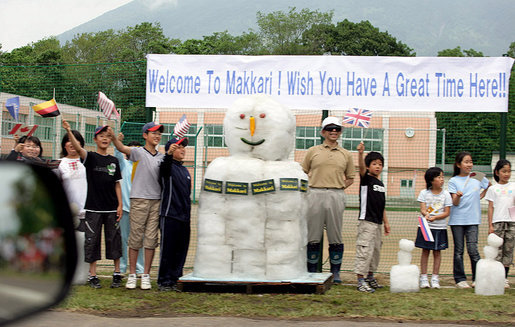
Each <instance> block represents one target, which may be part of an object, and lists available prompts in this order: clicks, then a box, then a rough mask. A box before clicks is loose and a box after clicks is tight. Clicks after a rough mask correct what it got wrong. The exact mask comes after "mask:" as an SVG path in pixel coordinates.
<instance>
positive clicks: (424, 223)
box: [418, 216, 435, 242]
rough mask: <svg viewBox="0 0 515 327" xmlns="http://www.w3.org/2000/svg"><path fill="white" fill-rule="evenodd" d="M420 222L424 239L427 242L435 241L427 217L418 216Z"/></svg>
mask: <svg viewBox="0 0 515 327" xmlns="http://www.w3.org/2000/svg"><path fill="white" fill-rule="evenodd" d="M418 224H419V225H420V231H421V232H422V236H423V237H424V240H425V241H426V242H434V241H435V239H434V237H433V233H431V229H430V228H429V224H428V223H427V219H426V218H425V217H422V216H418Z"/></svg>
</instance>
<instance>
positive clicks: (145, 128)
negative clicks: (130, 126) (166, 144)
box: [142, 121, 164, 133]
mask: <svg viewBox="0 0 515 327" xmlns="http://www.w3.org/2000/svg"><path fill="white" fill-rule="evenodd" d="M157 130H158V131H160V132H163V130H164V126H163V125H160V124H156V123H154V122H153V121H151V122H150V123H146V124H145V125H144V126H143V129H142V131H143V133H147V132H155V131H157Z"/></svg>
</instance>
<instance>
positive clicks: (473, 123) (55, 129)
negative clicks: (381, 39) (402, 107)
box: [0, 61, 515, 274]
mask: <svg viewBox="0 0 515 327" xmlns="http://www.w3.org/2000/svg"><path fill="white" fill-rule="evenodd" d="M145 68H146V63H145V62H144V61H138V62H128V63H114V64H91V65H55V66H0V105H1V106H2V116H1V130H0V134H1V138H0V150H1V153H2V155H5V154H7V153H9V152H10V151H11V149H12V148H13V146H14V140H13V137H12V135H11V134H9V132H10V131H11V130H12V129H13V127H14V126H15V125H16V124H18V123H23V124H27V125H38V126H39V127H38V129H37V130H36V133H35V136H37V137H39V138H40V139H41V141H42V143H43V148H44V156H45V157H46V158H48V159H58V158H59V157H60V140H61V138H62V135H63V131H64V130H63V129H62V128H61V117H64V118H66V119H67V120H68V121H69V122H70V124H71V125H72V128H73V129H77V130H79V131H80V132H81V133H82V134H83V135H84V136H85V139H86V148H87V149H88V150H94V143H93V141H92V140H93V132H94V129H95V127H96V126H99V125H105V124H109V125H111V126H112V127H113V128H114V129H115V131H116V132H120V131H121V132H123V134H124V135H125V138H124V143H126V144H127V143H129V142H130V141H139V142H141V143H142V144H143V142H144V141H143V138H142V131H141V128H142V126H143V124H144V123H145V122H148V121H156V122H159V123H161V124H163V125H164V126H165V129H164V133H163V138H162V141H161V146H160V151H164V144H165V143H166V142H167V141H168V139H169V138H170V137H171V135H172V134H173V127H174V126H175V123H177V121H178V120H179V118H180V117H181V116H182V115H183V114H186V116H187V119H188V121H189V122H190V123H191V124H192V125H191V127H190V129H189V131H188V133H187V137H188V138H189V145H188V147H187V149H188V150H187V156H186V159H185V166H186V167H187V168H188V169H189V171H190V174H191V176H192V183H193V184H192V187H193V188H192V190H193V192H192V202H193V204H194V205H193V212H192V239H191V243H190V244H191V245H190V253H189V255H188V259H187V262H186V266H187V267H188V268H191V267H192V265H193V259H194V253H195V247H196V219H197V217H196V212H197V210H196V208H197V202H198V197H199V192H200V188H201V185H202V180H203V174H204V171H205V169H206V167H207V166H208V165H209V163H210V162H211V161H212V160H214V159H215V158H217V157H220V156H228V155H229V151H228V149H227V147H226V145H225V141H224V131H223V118H224V110H219V109H212V110H205V109H203V110H200V109H199V110H195V109H184V108H173V106H172V107H170V108H148V107H145ZM512 78H514V77H513V76H512ZM512 84H513V83H512ZM99 91H102V92H103V93H105V94H106V95H107V96H108V97H109V98H110V99H111V100H113V101H114V103H115V104H116V106H117V108H118V109H119V111H120V112H121V119H120V120H119V121H112V120H107V119H106V118H105V117H104V116H103V114H102V112H101V111H99V109H98V105H97V103H96V99H97V94H98V92H99ZM16 96H19V97H20V115H19V119H18V121H15V120H14V118H13V117H11V115H10V114H9V112H8V111H7V109H6V108H5V102H6V100H7V99H9V98H11V97H16ZM52 98H55V99H56V101H57V103H58V104H59V109H60V111H61V116H60V117H56V118H41V117H39V116H37V115H36V114H34V112H33V110H32V109H31V107H32V106H33V105H34V104H37V103H41V102H44V101H47V100H50V99H52ZM514 102H515V101H514V100H513V94H510V107H513V103H514ZM437 109H438V108H435V110H437ZM292 110H293V112H294V114H295V116H296V121H297V127H296V137H295V144H293V148H294V151H292V153H291V154H290V159H291V160H295V161H298V162H301V161H302V159H303V158H304V155H305V153H306V150H307V149H308V148H309V147H311V146H313V145H316V144H320V143H321V138H320V122H321V120H322V116H323V113H322V110H311V111H305V110H302V111H301V110H295V108H292ZM327 114H328V115H333V116H337V117H342V116H343V114H344V112H341V111H329V112H327ZM503 120H504V122H503V123H501V122H502V121H503ZM514 124H515V119H513V113H511V112H509V113H507V114H506V113H504V114H499V113H480V114H478V113H438V112H437V113H434V112H402V113H400V112H374V114H373V118H372V121H371V124H370V128H368V129H362V128H353V127H351V126H350V125H349V126H348V127H345V126H344V127H345V128H344V130H343V133H342V138H341V141H340V144H341V145H342V146H343V147H344V148H345V149H347V150H349V151H351V154H352V155H353V156H354V160H355V163H357V159H356V158H357V153H356V150H355V149H356V146H357V144H359V142H361V141H363V142H364V143H365V146H366V148H367V150H374V151H379V152H381V153H382V154H383V155H384V156H385V159H386V162H385V169H384V172H383V175H382V180H383V182H384V184H385V185H386V188H387V213H388V217H389V220H390V222H391V225H392V234H391V235H390V236H388V237H387V238H385V239H384V243H383V249H382V259H381V265H380V267H379V270H380V271H382V272H387V271H389V269H390V267H391V266H392V265H393V264H396V263H397V255H396V254H397V251H398V241H399V239H401V238H408V239H412V240H414V239H415V236H416V229H417V220H416V217H417V212H418V208H419V205H418V203H417V202H416V197H417V195H418V193H419V192H420V190H422V189H423V188H424V187H425V181H424V177H423V176H424V172H425V170H426V169H427V168H428V167H431V166H440V167H442V168H443V169H444V171H445V177H446V179H449V178H450V177H451V175H452V164H453V161H454V156H455V154H456V153H457V152H458V151H463V150H466V151H469V152H471V153H472V156H473V159H474V165H475V168H474V169H475V170H479V171H482V172H485V173H486V174H487V177H488V178H489V179H490V180H492V169H493V166H494V165H495V162H496V161H497V160H498V158H499V156H500V153H506V157H507V159H509V160H510V159H512V162H513V163H515V136H514V133H513V132H511V131H513V127H515V126H514ZM502 128H505V129H506V130H507V133H506V137H502V134H501V130H502ZM358 184H359V183H358V182H355V183H354V185H352V186H351V187H350V188H349V189H348V190H347V191H346V193H347V198H348V202H347V210H346V211H345V214H344V226H343V236H344V242H345V248H346V250H345V254H344V261H343V267H342V269H344V270H352V268H353V262H354V260H353V258H354V249H355V238H356V225H357V216H358V213H359V211H358V204H359V193H358ZM483 201H484V200H483ZM482 206H483V209H485V208H486V202H482ZM486 236H487V224H486V210H484V211H483V223H482V225H481V229H480V234H479V238H480V244H479V246H480V248H482V246H483V245H485V243H486ZM449 237H450V238H452V235H451V233H450V232H449ZM419 255H420V253H419V251H414V258H413V263H416V264H418V262H419ZM325 257H327V255H326V256H325ZM157 258H159V256H156V261H155V262H154V265H157V264H158V262H157ZM442 258H443V259H442V268H441V272H442V274H449V273H452V246H451V248H450V249H448V250H446V251H443V257H442ZM102 263H103V264H109V262H108V261H103V262H102ZM430 264H431V262H430ZM324 268H326V269H328V263H326V266H324Z"/></svg>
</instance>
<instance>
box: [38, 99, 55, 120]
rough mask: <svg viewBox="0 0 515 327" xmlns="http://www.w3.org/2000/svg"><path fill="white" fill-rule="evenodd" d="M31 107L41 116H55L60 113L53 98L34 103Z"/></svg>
mask: <svg viewBox="0 0 515 327" xmlns="http://www.w3.org/2000/svg"><path fill="white" fill-rule="evenodd" d="M32 109H34V111H35V112H37V113H38V114H40V115H41V116H42V117H55V116H59V115H60V114H61V113H60V112H59V108H57V103H56V102H55V99H52V100H50V101H46V102H43V103H40V104H38V105H35V106H33V107H32Z"/></svg>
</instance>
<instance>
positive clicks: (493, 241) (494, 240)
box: [486, 233, 503, 248]
mask: <svg viewBox="0 0 515 327" xmlns="http://www.w3.org/2000/svg"><path fill="white" fill-rule="evenodd" d="M486 242H487V243H488V245H490V246H493V247H495V248H499V247H501V245H502V244H503V239H502V238H500V237H499V236H497V235H496V234H495V233H491V234H489V235H488V238H487V239H486Z"/></svg>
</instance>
